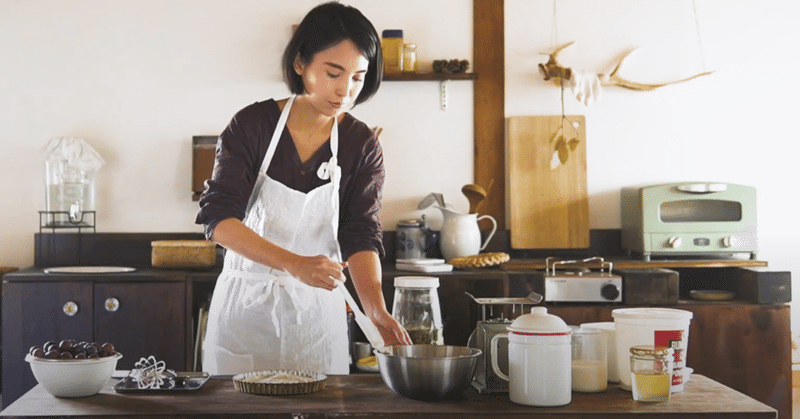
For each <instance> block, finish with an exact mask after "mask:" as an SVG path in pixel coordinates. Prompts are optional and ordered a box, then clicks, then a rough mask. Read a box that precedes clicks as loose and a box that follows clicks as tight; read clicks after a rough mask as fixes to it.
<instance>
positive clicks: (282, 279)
mask: <svg viewBox="0 0 800 419" xmlns="http://www.w3.org/2000/svg"><path fill="white" fill-rule="evenodd" d="M231 274H232V275H233V276H238V277H240V278H242V279H243V280H245V281H246V282H247V283H249V284H251V285H246V289H245V292H244V301H249V302H247V303H245V305H244V307H243V308H244V309H245V310H250V309H252V308H253V307H255V306H258V305H261V304H266V303H267V299H268V298H269V296H270V294H272V295H273V296H274V300H273V301H272V307H271V310H270V317H271V320H272V325H273V326H275V334H276V335H277V337H280V336H281V329H280V322H279V320H278V304H280V301H281V292H280V289H281V288H283V289H284V290H286V294H287V295H288V296H289V302H290V303H292V306H293V307H294V309H295V312H296V316H295V321H296V322H297V324H298V325H302V324H303V320H302V317H301V312H302V311H304V310H307V309H308V308H309V303H308V302H305V301H303V300H302V299H301V298H300V296H299V295H298V294H297V289H296V287H297V284H298V280H297V279H295V278H293V277H292V276H290V275H289V274H287V273H286V272H283V271H278V270H275V269H271V272H269V273H267V275H270V276H271V277H270V278H269V279H266V280H265V279H264V278H263V276H262V275H258V274H254V273H251V272H246V271H232V272H231Z"/></svg>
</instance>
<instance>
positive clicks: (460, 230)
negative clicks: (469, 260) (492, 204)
mask: <svg viewBox="0 0 800 419" xmlns="http://www.w3.org/2000/svg"><path fill="white" fill-rule="evenodd" d="M439 209H441V210H442V215H443V216H444V220H443V222H442V230H441V235H440V237H439V246H440V248H441V249H442V256H444V258H445V259H446V260H450V259H452V258H455V257H461V256H472V255H477V254H478V253H479V252H480V251H481V250H483V249H485V248H486V245H487V244H489V240H491V238H492V236H493V235H494V233H495V231H497V221H496V220H495V219H494V217H492V216H491V215H481V216H480V217H479V216H478V214H460V213H457V212H455V211H453V210H450V209H448V208H443V207H439ZM483 219H488V220H490V221H491V222H492V231H491V232H490V233H489V235H487V236H486V240H484V241H483V243H481V231H480V229H479V228H478V221H480V220H483Z"/></svg>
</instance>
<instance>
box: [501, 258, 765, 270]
mask: <svg viewBox="0 0 800 419" xmlns="http://www.w3.org/2000/svg"><path fill="white" fill-rule="evenodd" d="M608 261H609V262H612V263H613V264H614V268H615V269H616V268H629V269H630V268H634V269H635V268H743V267H764V266H767V262H766V261H762V260H732V259H725V260H720V259H693V260H653V261H647V262H645V261H641V260H632V259H617V260H615V259H608ZM586 266H588V267H591V265H588V264H587V265H586ZM501 267H502V268H503V269H504V270H526V269H545V260H543V259H511V260H509V261H508V262H506V263H503V264H502V265H501ZM598 267H599V265H598Z"/></svg>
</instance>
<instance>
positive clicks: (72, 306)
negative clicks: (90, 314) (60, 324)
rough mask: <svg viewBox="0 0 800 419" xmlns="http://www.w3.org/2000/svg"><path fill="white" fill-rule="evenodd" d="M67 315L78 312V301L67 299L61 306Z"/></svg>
mask: <svg viewBox="0 0 800 419" xmlns="http://www.w3.org/2000/svg"><path fill="white" fill-rule="evenodd" d="M61 310H63V311H64V314H66V315H67V316H74V315H76V314H78V303H76V302H74V301H67V302H66V303H64V307H62V308H61Z"/></svg>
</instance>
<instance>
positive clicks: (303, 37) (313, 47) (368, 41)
mask: <svg viewBox="0 0 800 419" xmlns="http://www.w3.org/2000/svg"><path fill="white" fill-rule="evenodd" d="M344 40H349V41H351V42H352V43H353V44H354V45H355V46H356V48H358V50H359V51H360V52H361V53H362V54H363V55H364V56H365V57H366V58H367V60H368V61H369V66H368V67H367V74H366V76H365V77H364V87H363V88H362V89H361V92H360V93H359V94H358V97H357V98H356V102H355V105H357V104H359V103H363V102H365V101H367V100H368V99H369V98H371V97H372V96H373V95H374V94H375V93H376V92H377V91H378V87H380V85H381V81H382V80H383V54H382V52H381V42H380V38H379V37H378V32H377V31H376V30H375V27H374V26H372V23H371V22H370V21H369V20H368V19H367V18H366V17H365V16H364V15H363V14H362V13H361V12H360V11H359V10H358V9H356V8H355V7H352V6H346V5H343V4H341V3H337V2H329V3H323V4H320V5H319V6H317V7H315V8H313V9H311V11H309V12H308V14H307V15H306V17H304V18H303V21H302V22H300V25H298V26H297V29H295V31H294V34H293V35H292V39H291V40H290V41H289V43H288V44H287V45H286V49H285V50H284V51H283V63H282V64H283V80H284V81H285V82H286V85H287V86H289V90H290V91H291V92H292V93H294V94H298V95H299V94H303V93H305V86H303V78H302V77H301V76H300V75H299V74H297V73H296V72H295V71H294V60H295V57H298V56H299V57H300V60H301V61H302V62H303V63H305V64H308V63H310V62H311V61H312V60H313V59H314V55H315V54H317V53H318V52H320V51H323V50H325V49H328V48H330V47H332V46H334V45H336V44H338V43H339V42H342V41H344Z"/></svg>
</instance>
